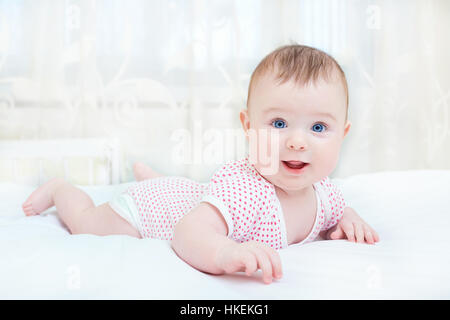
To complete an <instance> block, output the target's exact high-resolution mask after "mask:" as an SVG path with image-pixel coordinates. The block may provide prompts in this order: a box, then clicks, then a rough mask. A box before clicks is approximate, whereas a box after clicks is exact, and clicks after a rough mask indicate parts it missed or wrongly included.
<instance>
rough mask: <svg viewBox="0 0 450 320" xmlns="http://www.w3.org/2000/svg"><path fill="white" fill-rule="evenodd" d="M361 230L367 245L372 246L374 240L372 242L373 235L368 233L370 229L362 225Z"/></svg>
mask: <svg viewBox="0 0 450 320" xmlns="http://www.w3.org/2000/svg"><path fill="white" fill-rule="evenodd" d="M363 229H364V238H365V239H366V241H367V243H369V244H374V243H375V242H374V240H373V234H372V232H371V231H370V227H369V226H368V225H366V224H363Z"/></svg>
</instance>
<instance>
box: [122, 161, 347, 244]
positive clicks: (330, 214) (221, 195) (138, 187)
mask: <svg viewBox="0 0 450 320" xmlns="http://www.w3.org/2000/svg"><path fill="white" fill-rule="evenodd" d="M314 187H315V189H316V191H317V192H316V194H317V195H318V198H319V199H318V210H317V213H316V221H315V225H314V227H313V229H312V231H311V233H310V234H309V235H308V237H307V238H306V239H305V240H304V241H302V243H306V242H310V241H313V240H314V239H315V238H316V237H317V235H318V234H319V232H320V231H322V230H327V229H329V228H331V227H332V226H334V225H335V224H336V223H337V222H338V221H339V219H340V218H341V217H342V213H343V209H344V207H345V203H344V200H343V198H342V194H341V192H340V191H339V190H338V188H337V187H336V186H335V185H333V184H332V183H331V181H330V179H329V178H328V177H326V178H324V179H322V180H321V181H319V182H317V183H315V184H314ZM126 192H127V193H128V194H129V195H130V196H131V197H132V198H133V199H134V201H135V203H136V206H137V208H138V214H139V221H140V225H141V230H142V231H141V236H142V237H143V238H154V239H161V240H172V234H173V228H174V226H175V224H176V223H177V222H178V221H179V220H180V219H181V218H182V217H183V216H184V215H185V214H186V213H188V212H189V211H190V210H192V209H193V208H194V207H196V206H197V205H198V204H199V203H200V202H209V203H211V204H213V205H214V206H216V207H217V208H218V209H219V211H220V212H221V214H222V215H223V216H224V218H225V220H226V221H227V225H228V228H229V230H230V233H229V235H228V237H229V238H231V239H233V240H235V241H237V242H241V243H242V242H246V241H251V240H254V241H258V242H262V243H265V244H266V245H269V246H271V247H272V248H274V249H276V250H278V249H282V248H284V247H286V246H287V243H286V229H285V227H284V218H283V213H282V210H281V205H280V202H279V200H278V198H277V196H276V193H275V188H274V186H273V185H272V184H271V183H270V182H269V181H267V180H266V179H264V178H263V177H262V176H261V175H260V174H259V173H258V172H257V171H256V169H255V168H254V167H253V165H251V164H250V163H249V161H248V157H246V158H244V159H240V160H235V161H230V162H228V163H226V164H225V165H223V166H222V167H221V168H219V169H218V170H217V171H216V172H215V173H214V174H213V176H212V177H211V180H210V181H209V183H198V182H196V181H193V180H190V179H187V178H183V177H173V176H172V177H159V178H156V179H150V180H145V181H141V182H138V183H136V184H133V185H132V186H131V187H129V188H128V190H127V191H126Z"/></svg>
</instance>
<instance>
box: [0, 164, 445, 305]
mask: <svg viewBox="0 0 450 320" xmlns="http://www.w3.org/2000/svg"><path fill="white" fill-rule="evenodd" d="M334 181H335V183H337V184H338V185H340V186H341V187H342V189H343V192H344V195H345V196H346V199H347V202H348V203H349V204H351V205H352V206H353V207H354V208H355V209H356V210H357V211H358V212H359V214H360V215H361V216H362V217H363V218H364V219H365V220H366V221H367V222H368V223H369V224H371V225H372V226H373V227H374V228H375V229H376V230H377V231H378V233H379V234H380V237H381V242H380V243H378V244H376V245H366V244H354V243H350V242H347V241H345V240H338V241H323V240H321V241H315V242H312V243H309V244H305V245H297V246H296V245H293V246H290V247H289V248H287V249H284V250H281V251H280V255H281V259H282V263H283V272H284V277H283V278H282V279H281V280H278V281H275V282H274V283H272V284H271V285H265V284H263V283H262V282H261V280H260V276H261V274H260V272H258V273H257V274H256V275H254V276H253V277H252V278H248V277H246V276H245V275H243V274H235V275H226V276H213V275H208V274H205V273H202V272H200V271H197V270H195V269H193V268H192V267H190V266H189V265H187V264H186V263H184V262H183V261H182V260H180V259H179V258H178V257H177V256H176V255H175V253H174V252H173V251H172V250H171V248H170V245H169V243H167V242H165V241H160V240H152V239H145V240H139V239H134V238H131V237H127V236H107V237H98V236H92V235H76V236H71V235H70V234H69V233H68V232H67V230H66V229H65V228H64V227H63V225H62V224H61V223H60V221H59V220H58V218H57V217H56V215H55V212H54V211H49V213H48V214H47V215H45V216H36V217H24V216H23V214H22V211H21V203H22V202H23V200H24V199H25V198H26V196H28V194H29V193H30V192H31V191H32V190H33V188H32V187H27V186H20V185H13V184H0V194H1V201H0V298H2V299H10V298H11V299H13V298H21V299H28V298H41V299H47V298H58V299H78V298H85V299H99V298H102V299H109V298H114V299H449V298H450V274H449V270H450V254H449V253H450V237H449V227H450V171H405V172H384V173H376V174H367V175H359V176H353V177H350V178H346V179H337V180H334ZM124 186H125V185H119V186H98V187H85V188H83V189H84V190H85V191H87V192H88V193H89V194H90V195H91V196H92V197H93V199H94V201H95V202H96V203H97V204H100V203H103V202H105V201H107V200H109V198H110V197H111V196H112V194H113V193H115V192H119V191H120V190H121V189H122V188H123V187H124Z"/></svg>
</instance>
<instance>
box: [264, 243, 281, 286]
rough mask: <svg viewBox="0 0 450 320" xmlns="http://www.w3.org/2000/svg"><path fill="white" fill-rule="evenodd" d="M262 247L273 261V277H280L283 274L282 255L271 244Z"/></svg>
mask: <svg viewBox="0 0 450 320" xmlns="http://www.w3.org/2000/svg"><path fill="white" fill-rule="evenodd" d="M261 248H262V249H263V250H264V251H265V252H266V254H267V255H268V256H269V259H270V262H271V263H272V271H273V277H274V278H277V279H280V278H281V277H282V276H283V271H282V268H281V258H280V255H279V254H278V252H277V251H276V250H275V249H273V248H271V247H269V246H265V245H262V246H261Z"/></svg>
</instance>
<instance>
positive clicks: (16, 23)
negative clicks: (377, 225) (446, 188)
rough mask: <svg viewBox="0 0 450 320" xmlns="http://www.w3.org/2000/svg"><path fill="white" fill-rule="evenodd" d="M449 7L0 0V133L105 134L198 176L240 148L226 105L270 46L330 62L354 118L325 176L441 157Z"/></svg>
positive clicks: (240, 102)
mask: <svg viewBox="0 0 450 320" xmlns="http://www.w3.org/2000/svg"><path fill="white" fill-rule="evenodd" d="M449 21H450V5H449V3H448V2H447V1H445V0H440V1H421V0H416V1H406V0H405V1H373V0H372V1H369V0H367V1H356V0H351V1H346V0H314V1H313V0H303V1H294V0H290V1H289V0H284V1H262V0H246V1H237V0H235V1H231V0H190V1H188V0H185V1H182V0H151V1H148V0H132V1H130V0H127V1H125V0H97V1H94V0H64V1H52V0H33V1H30V0H29V1H25V0H14V1H13V0H0V139H30V138H33V139H47V138H60V137H77V138H79V137H103V138H104V137H114V138H118V139H120V141H121V143H122V146H123V160H124V161H123V164H124V166H123V170H122V181H127V180H129V179H131V165H132V163H133V162H134V161H135V160H137V159H140V160H143V161H146V162H147V163H148V164H150V165H152V166H153V167H154V168H155V169H156V170H159V171H161V172H163V173H164V174H181V175H186V176H190V177H192V178H196V179H200V180H205V179H207V178H208V176H209V175H210V174H211V172H212V170H214V169H215V168H216V167H217V165H218V163H221V162H223V161H225V160H227V159H229V158H234V157H237V156H239V155H241V154H242V152H245V151H244V149H245V144H244V145H243V144H242V142H243V140H242V139H243V137H242V136H240V135H239V133H238V132H239V128H240V123H239V119H238V112H239V110H240V109H242V108H244V107H245V99H246V94H247V85H248V80H249V77H250V74H251V72H252V70H253V69H254V67H255V66H256V64H257V63H258V62H259V60H260V59H261V58H262V57H263V56H264V55H266V54H267V53H268V52H270V51H272V50H273V49H275V48H276V47H278V46H280V45H284V44H288V43H291V42H297V43H302V44H307V45H312V46H315V47H319V48H321V49H323V50H325V51H327V52H329V53H330V54H332V55H333V56H334V57H336V59H337V60H338V61H339V62H340V63H341V64H342V66H343V69H344V71H345V72H346V74H347V76H348V80H349V86H350V111H349V117H350V120H351V121H352V123H353V127H352V129H351V131H350V133H349V136H348V138H347V139H346V141H345V144H344V147H343V151H342V158H341V161H340V163H339V166H338V168H337V170H336V171H335V173H334V174H335V176H347V175H351V174H357V173H362V172H372V171H379V170H403V169H428V168H435V169H450V164H449V161H448V160H449V159H450V148H449V147H450V134H449V117H450V115H449V99H450V97H449V94H450V93H449V92H450V91H449V90H450V76H449V75H448V72H447V71H448V70H449V62H448V58H447V57H448V56H450V48H449V45H450V44H449V41H448V40H446V39H448V38H449V36H450V34H449V33H450V28H449V27H450V26H449Z"/></svg>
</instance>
